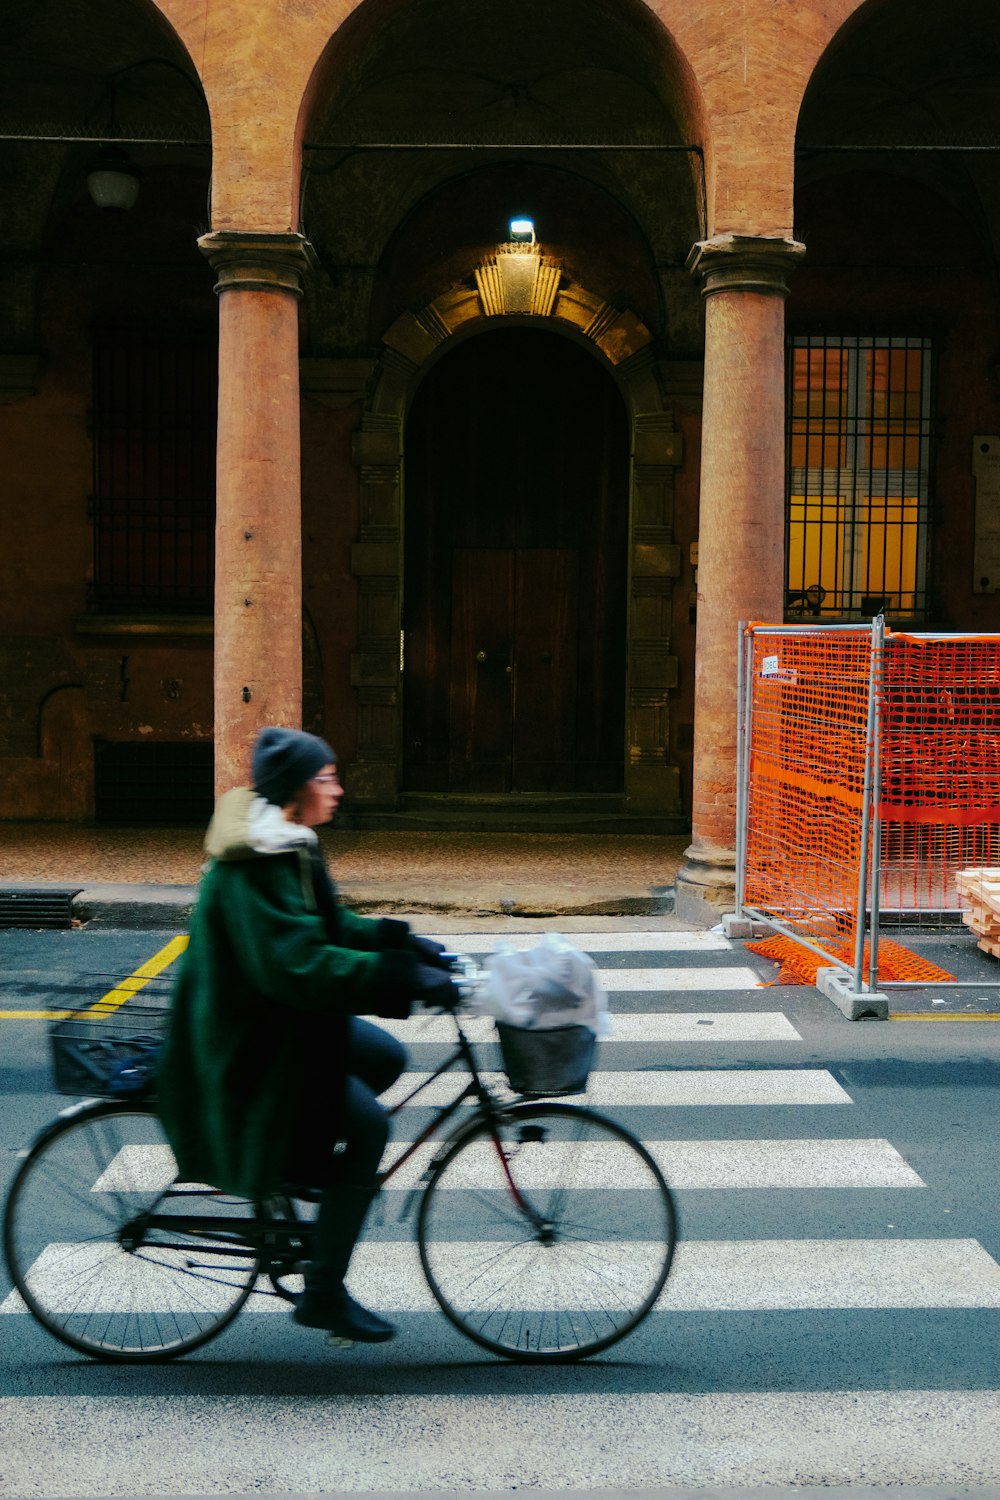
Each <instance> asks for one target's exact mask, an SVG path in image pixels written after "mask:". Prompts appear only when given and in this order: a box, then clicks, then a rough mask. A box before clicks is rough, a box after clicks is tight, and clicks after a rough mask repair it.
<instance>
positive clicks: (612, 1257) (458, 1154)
mask: <svg viewBox="0 0 1000 1500" xmlns="http://www.w3.org/2000/svg"><path fill="white" fill-rule="evenodd" d="M417 1239H418V1243H419V1248H420V1259H421V1263H422V1265H423V1268H424V1274H425V1275H426V1277H427V1281H428V1284H429V1286H430V1289H431V1291H432V1292H433V1294H434V1297H435V1298H436V1300H437V1302H438V1303H439V1305H440V1307H441V1309H442V1310H443V1312H444V1313H445V1315H446V1316H447V1317H448V1318H449V1319H450V1320H451V1322H452V1323H453V1324H454V1325H455V1327H456V1328H458V1329H460V1330H461V1332H462V1333H464V1334H466V1335H467V1336H468V1337H469V1338H470V1339H473V1340H474V1341H475V1342H476V1343H477V1344H480V1345H482V1347H483V1348H484V1349H489V1350H491V1351H492V1352H493V1353H495V1354H502V1355H504V1356H506V1357H507V1358H509V1359H516V1360H524V1361H530V1362H534V1363H554V1362H556V1361H562V1360H572V1359H582V1358H583V1357H584V1356H586V1355H588V1354H596V1353H598V1352H599V1351H600V1350H601V1349H607V1348H608V1347H609V1346H610V1345H611V1344H614V1343H617V1341H618V1340H619V1339H621V1338H624V1337H625V1335H626V1334H627V1333H630V1332H631V1330H632V1329H633V1328H635V1327H636V1325H637V1324H638V1323H639V1322H640V1321H641V1320H642V1319H643V1318H644V1317H645V1316H646V1314H647V1313H648V1312H649V1310H650V1309H651V1308H652V1306H653V1304H654V1303H655V1302H656V1299H657V1297H658V1296H659V1295H660V1292H661V1291H662V1290H663V1285H664V1283H665V1281H666V1279H667V1275H668V1272H669V1270H670V1263H671V1260H672V1258H673V1253H674V1246H675V1244H676V1240H677V1225H676V1215H675V1212H674V1206H673V1201H672V1199H671V1196H670V1191H669V1189H668V1187H667V1184H666V1182H665V1181H664V1178H663V1174H662V1173H661V1171H660V1169H659V1167H658V1166H657V1165H656V1162H655V1161H654V1160H653V1158H652V1156H651V1155H650V1154H649V1152H648V1151H647V1150H646V1148H645V1146H643V1145H642V1144H641V1143H640V1142H639V1141H637V1140H636V1138H635V1137H634V1136H633V1135H631V1134H630V1133H629V1132H628V1131H627V1130H625V1129H623V1127H622V1126H620V1125H618V1124H616V1123H615V1122H614V1121H613V1120H609V1119H606V1118H605V1117H604V1116H603V1115H599V1114H596V1113H595V1112H594V1111H593V1110H590V1109H585V1108H583V1107H581V1106H578V1105H570V1104H521V1105H515V1106H513V1107H512V1108H510V1109H508V1110H504V1111H503V1113H502V1115H501V1116H500V1117H499V1118H498V1120H497V1121H496V1123H495V1124H494V1123H490V1122H488V1121H486V1120H480V1121H477V1122H476V1123H475V1124H473V1125H472V1126H471V1127H470V1128H469V1129H468V1130H466V1131H464V1132H463V1133H462V1134H461V1135H460V1136H459V1137H458V1138H457V1139H456V1141H455V1143H454V1145H453V1146H452V1147H451V1148H450V1149H449V1150H448V1151H447V1152H446V1154H445V1155H444V1156H443V1157H442V1159H441V1160H440V1162H439V1163H438V1165H437V1167H436V1168H435V1170H434V1171H433V1173H432V1175H431V1178H430V1181H429V1182H428V1185H427V1188H426V1191H425V1193H424V1195H423V1198H422V1199H421V1203H420V1213H419V1216H418V1220H417Z"/></svg>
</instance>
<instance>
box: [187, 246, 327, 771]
mask: <svg viewBox="0 0 1000 1500" xmlns="http://www.w3.org/2000/svg"><path fill="white" fill-rule="evenodd" d="M198 243H199V245H200V247H201V250H202V251H203V253H204V254H205V255H206V256H207V258H208V260H209V261H210V263H211V265H212V268H213V269H214V270H215V272H216V273H217V275H218V278H219V279H218V284H217V285H216V288H215V290H216V293H217V294H218V297H219V434H218V450H217V487H216V522H215V787H216V794H217V795H218V794H219V793H221V792H223V791H225V790H226V789H227V788H228V787H231V786H236V785H240V784H242V783H244V782H245V781H246V779H247V772H248V758H249V757H248V751H249V747H250V745H251V743H252V741H253V739H254V736H255V735H256V733H257V730H258V729H260V728H261V727H262V726H263V725H264V724H285V725H288V726H290V727H292V728H298V727H299V726H300V725H301V723H302V525H301V488H300V469H299V328H298V301H299V298H300V296H301V294H302V277H303V273H304V272H305V270H306V269H307V264H308V261H307V243H306V241H305V240H304V239H303V238H302V236H301V235H298V234H248V233H241V232H235V231H228V230H220V231H217V232H215V233H213V234H207V235H204V236H203V238H202V239H200V240H199V242H198Z"/></svg>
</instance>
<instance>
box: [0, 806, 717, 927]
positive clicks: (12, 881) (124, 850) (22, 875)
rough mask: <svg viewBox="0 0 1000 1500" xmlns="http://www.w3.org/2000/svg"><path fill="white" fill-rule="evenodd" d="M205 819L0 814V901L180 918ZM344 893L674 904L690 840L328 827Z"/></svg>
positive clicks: (552, 907) (415, 908) (146, 921)
mask: <svg viewBox="0 0 1000 1500" xmlns="http://www.w3.org/2000/svg"><path fill="white" fill-rule="evenodd" d="M203 832H204V830H203V829H201V828H106V827H101V828H96V827H80V826H76V825H68V824H64V823H3V824H0V904H2V905H3V907H4V909H5V910H9V909H10V907H11V905H12V903H16V902H20V901H24V900H27V899H29V898H30V895H31V893H32V892H42V893H44V892H46V891H49V892H51V893H53V894H55V893H58V892H62V891H72V892H73V893H74V894H73V896H72V898H71V899H72V915H73V917H74V918H75V919H77V920H80V921H85V922H94V923H100V924H101V925H109V926H110V925H115V926H144V927H152V926H156V925H166V926H173V925H176V924H178V923H181V924H183V923H185V922H186V920H187V916H188V914H189V912H190V909H191V905H192V903H193V900H194V897H195V892H196V887H197V881H198V873H199V870H200V867H201V863H202V859H203V854H202V849H201V840H202V835H203ZM321 837H322V843H323V848H324V852H325V854H326V856H327V859H328V861H329V864H330V869H331V872H332V874H333V876H334V879H335V880H336V881H337V884H338V886H339V888H340V891H341V893H342V895H343V898H344V900H345V901H346V902H347V904H348V905H349V906H351V907H353V908H354V910H356V911H363V912H394V911H395V912H428V913H436V914H456V915H468V916H500V917H502V916H521V917H531V916H537V917H548V916H632V917H643V916H649V917H655V916H664V915H668V914H669V913H670V912H671V911H672V910H673V883H674V878H675V876H676V873H677V869H678V867H679V865H680V863H681V860H682V858H683V854H684V850H685V848H686V847H687V843H688V839H687V838H686V837H684V836H660V835H652V834H650V835H641V834H549V833H539V834H508V833H502V834H501V833H430V832H397V833H383V832H359V831H356V830H338V829H325V830H323V833H322V835H321Z"/></svg>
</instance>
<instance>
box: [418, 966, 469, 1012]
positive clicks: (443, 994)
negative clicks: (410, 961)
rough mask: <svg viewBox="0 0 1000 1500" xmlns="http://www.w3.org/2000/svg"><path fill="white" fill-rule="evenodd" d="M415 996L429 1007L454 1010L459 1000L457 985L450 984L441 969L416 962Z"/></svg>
mask: <svg viewBox="0 0 1000 1500" xmlns="http://www.w3.org/2000/svg"><path fill="white" fill-rule="evenodd" d="M416 980H417V982H416V998H417V999H418V1000H419V1001H420V1003H421V1005H426V1006H427V1007H428V1008H429V1009H433V1008H437V1009H439V1010H456V1009H457V1008H458V1005H459V1002H460V1001H461V998H462V997H461V994H460V993H459V990H458V986H457V985H454V984H452V982H451V980H450V979H449V977H448V975H447V974H446V973H445V972H444V970H443V969H433V968H431V967H430V965H429V964H417V974H416Z"/></svg>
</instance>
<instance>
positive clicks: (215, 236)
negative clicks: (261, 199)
mask: <svg viewBox="0 0 1000 1500" xmlns="http://www.w3.org/2000/svg"><path fill="white" fill-rule="evenodd" d="M198 249H199V250H200V251H201V253H202V255H204V256H205V258H206V259H207V260H208V262H209V264H210V265H211V267H212V270H213V271H215V272H216V274H217V275H218V278H219V279H218V281H217V283H216V286H215V290H216V293H217V294H218V293H222V292H239V291H243V292H284V293H286V294H287V295H289V296H292V297H301V296H302V283H303V280H304V277H305V275H306V272H307V271H309V270H311V268H312V266H313V263H314V260H313V249H312V246H311V245H310V243H309V241H308V240H307V239H306V238H305V237H304V235H301V234H252V233H247V232H245V231H243V230H235V229H216V230H213V231H212V233H210V234H203V235H202V236H201V238H200V239H199V241H198Z"/></svg>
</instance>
